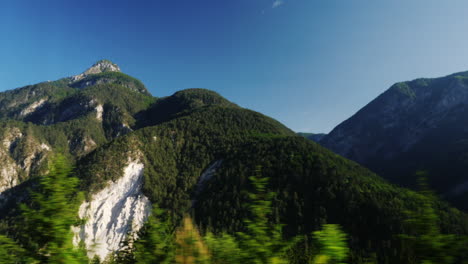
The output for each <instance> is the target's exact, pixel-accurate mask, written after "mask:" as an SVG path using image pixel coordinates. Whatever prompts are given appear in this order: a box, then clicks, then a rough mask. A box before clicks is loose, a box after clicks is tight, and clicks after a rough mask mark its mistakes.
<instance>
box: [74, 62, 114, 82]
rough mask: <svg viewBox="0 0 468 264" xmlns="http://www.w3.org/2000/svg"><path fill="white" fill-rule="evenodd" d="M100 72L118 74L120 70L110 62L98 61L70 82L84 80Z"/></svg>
mask: <svg viewBox="0 0 468 264" xmlns="http://www.w3.org/2000/svg"><path fill="white" fill-rule="evenodd" d="M102 72H120V68H119V66H118V65H117V64H115V63H113V62H112V61H110V60H105V59H104V60H100V61H98V62H96V63H94V64H93V66H91V67H89V68H88V69H87V70H86V71H84V72H83V73H81V74H78V75H75V76H72V77H71V78H70V79H71V82H76V81H79V80H82V79H84V78H85V77H86V76H88V75H91V74H98V73H102Z"/></svg>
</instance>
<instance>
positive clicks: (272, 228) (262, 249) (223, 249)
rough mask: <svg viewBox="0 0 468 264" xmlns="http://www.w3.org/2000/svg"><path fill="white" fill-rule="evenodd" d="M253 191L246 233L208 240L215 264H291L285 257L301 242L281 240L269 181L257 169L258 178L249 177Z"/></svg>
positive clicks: (210, 237) (213, 237)
mask: <svg viewBox="0 0 468 264" xmlns="http://www.w3.org/2000/svg"><path fill="white" fill-rule="evenodd" d="M249 179H250V181H251V183H252V185H253V187H254V191H253V192H251V193H249V198H250V203H249V204H248V210H249V213H250V217H249V218H247V219H245V220H244V223H245V227H246V228H245V229H246V230H245V231H243V232H237V234H236V235H235V236H231V235H228V234H225V233H224V234H222V235H220V236H219V237H215V236H213V235H211V234H209V235H208V236H207V237H206V241H207V244H208V246H209V247H210V249H211V250H212V252H213V262H214V263H232V264H235V263H255V264H282V263H288V261H287V259H286V257H285V255H286V254H285V253H286V251H287V250H289V249H290V248H291V247H292V246H293V245H294V244H296V243H297V242H298V240H299V238H298V237H297V238H292V239H289V240H285V239H284V238H283V236H282V227H283V226H282V225H281V224H272V223H271V221H270V219H269V218H270V217H271V215H272V206H271V203H272V199H273V197H274V196H275V193H273V192H269V191H268V190H267V188H266V185H267V183H268V178H266V177H262V176H261V172H260V168H259V167H257V170H256V174H255V176H251V177H249Z"/></svg>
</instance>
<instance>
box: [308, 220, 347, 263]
mask: <svg viewBox="0 0 468 264" xmlns="http://www.w3.org/2000/svg"><path fill="white" fill-rule="evenodd" d="M313 236H314V238H315V239H316V240H317V242H318V246H319V254H318V255H317V256H316V257H315V259H314V262H313V263H317V264H319V263H324V264H326V263H343V262H342V261H344V260H345V259H346V258H347V256H348V253H349V248H348V246H347V244H346V234H345V233H344V232H343V231H342V230H341V228H340V226H338V225H333V224H326V225H323V227H322V230H319V231H315V232H314V233H313Z"/></svg>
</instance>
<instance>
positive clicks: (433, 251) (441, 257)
mask: <svg viewBox="0 0 468 264" xmlns="http://www.w3.org/2000/svg"><path fill="white" fill-rule="evenodd" d="M417 175H418V177H419V186H420V191H419V194H420V195H421V197H422V199H423V200H422V203H421V204H420V206H419V207H418V208H416V209H415V210H413V211H407V212H406V214H407V217H408V218H407V219H406V221H405V224H406V226H407V229H408V230H409V232H408V234H402V235H400V237H401V238H402V239H403V241H404V243H407V244H409V245H410V247H409V248H412V249H413V250H414V256H413V258H414V260H413V261H414V262H416V263H423V264H435V263H440V264H444V263H447V264H448V263H455V261H456V260H457V259H458V258H460V255H459V252H460V249H461V246H462V245H463V243H465V242H466V237H462V236H456V235H454V234H443V233H441V230H440V218H439V216H438V214H437V213H436V209H435V208H434V205H435V201H436V197H435V195H434V193H433V192H432V191H431V190H430V189H429V187H428V184H427V180H426V173H424V172H418V173H417Z"/></svg>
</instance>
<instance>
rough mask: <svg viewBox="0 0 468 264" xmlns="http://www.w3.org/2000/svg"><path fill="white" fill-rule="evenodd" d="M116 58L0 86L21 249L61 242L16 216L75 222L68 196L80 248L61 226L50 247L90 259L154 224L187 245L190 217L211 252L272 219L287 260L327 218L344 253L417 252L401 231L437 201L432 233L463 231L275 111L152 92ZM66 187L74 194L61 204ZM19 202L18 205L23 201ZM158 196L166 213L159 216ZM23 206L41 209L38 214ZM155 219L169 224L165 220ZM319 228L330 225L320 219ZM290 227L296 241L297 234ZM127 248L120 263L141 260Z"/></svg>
mask: <svg viewBox="0 0 468 264" xmlns="http://www.w3.org/2000/svg"><path fill="white" fill-rule="evenodd" d="M119 70H120V69H119V68H118V66H116V65H115V64H113V63H111V62H108V61H101V62H98V63H97V64H95V65H94V66H93V67H92V68H90V69H88V70H87V71H85V72H84V73H83V74H80V75H76V76H73V77H70V78H65V79H62V80H59V81H57V82H49V83H44V84H39V85H37V86H31V87H26V88H22V89H19V90H17V91H16V92H6V93H0V98H1V97H2V96H4V97H5V98H8V100H7V99H4V100H6V101H4V103H1V102H2V101H1V100H0V109H3V108H2V107H4V109H10V108H8V107H6V106H4V104H12V103H13V102H18V103H17V104H16V105H17V108H15V110H14V111H12V112H8V111H9V110H5V112H2V111H0V116H1V117H2V120H1V121H0V139H1V142H2V143H3V144H0V158H1V159H0V165H2V166H3V168H4V169H3V170H0V180H2V181H0V183H1V184H3V185H2V186H3V189H1V190H0V235H1V236H0V244H1V245H9V246H11V245H14V244H15V243H17V244H19V248H28V249H29V248H34V250H32V251H34V252H32V253H31V254H32V255H30V256H31V257H32V258H36V257H37V258H43V259H44V261H45V262H44V263H46V262H47V259H49V258H50V257H52V256H55V255H53V252H55V251H54V250H52V249H50V248H48V246H49V244H48V242H47V241H45V240H46V239H42V240H41V239H37V238H31V237H30V236H28V234H29V233H31V232H28V234H26V233H25V232H24V227H28V228H31V219H35V220H34V221H36V220H37V221H39V222H40V225H39V226H41V228H42V227H43V226H44V225H48V224H51V225H54V224H59V225H60V226H59V228H58V229H55V226H51V229H53V230H65V229H67V230H68V227H65V229H63V228H64V226H63V224H62V223H67V224H69V223H70V222H72V217H71V215H72V214H73V212H71V213H70V210H72V209H73V211H76V216H77V223H76V224H75V225H73V228H72V231H73V232H70V233H66V234H65V232H64V234H62V235H63V237H73V243H74V246H75V247H80V249H81V250H79V251H76V252H75V251H73V250H72V249H71V248H72V247H73V246H72V245H71V244H72V241H68V240H67V241H68V242H67V241H65V240H63V239H60V243H59V244H60V245H58V247H59V248H65V249H66V250H72V251H73V252H75V253H76V254H77V256H79V257H80V259H81V260H82V259H83V258H84V256H83V250H84V249H86V250H87V255H88V257H89V258H90V259H94V260H93V261H95V262H96V261H98V259H99V258H100V260H101V261H103V260H105V259H107V261H109V262H111V261H112V259H114V257H115V259H114V260H115V261H120V260H119V258H126V256H127V257H128V258H131V257H129V256H133V257H136V258H139V257H141V256H143V255H145V254H143V255H139V254H140V253H141V252H140V253H138V251H137V252H130V251H132V246H131V245H132V243H136V244H135V245H140V246H141V245H145V247H148V248H158V247H159V246H160V245H159V244H154V245H148V244H147V241H148V240H144V239H143V240H141V241H140V242H138V239H137V238H136V237H134V236H133V235H135V234H140V233H141V232H139V231H142V234H143V233H144V232H143V231H145V230H146V239H150V241H154V243H157V242H158V241H160V240H158V239H159V238H157V237H154V233H151V231H148V230H151V226H154V225H156V227H155V228H156V231H157V232H166V233H167V232H169V233H170V234H172V235H173V236H174V237H172V238H173V239H174V241H179V242H180V241H182V242H180V243H182V244H184V243H186V239H185V238H183V239H182V238H181V237H185V235H184V234H185V231H184V230H187V229H189V230H194V229H195V230H197V232H198V230H199V231H200V234H199V235H196V237H198V238H201V237H203V238H205V237H206V238H207V239H208V238H210V237H211V238H210V239H211V240H209V239H208V240H206V241H204V242H200V243H201V245H202V246H200V247H201V248H205V249H203V250H208V251H206V252H209V250H213V254H215V253H214V252H215V251H216V250H220V251H216V252H218V253H219V254H221V253H222V254H224V253H226V252H224V253H223V250H224V249H223V250H221V249H220V248H219V247H216V244H217V243H214V244H213V243H211V244H210V242H209V241H211V242H213V241H222V239H221V238H219V237H217V236H218V235H220V234H221V233H224V235H225V237H229V235H232V236H234V237H235V239H241V238H242V237H244V238H245V239H250V240H252V241H254V242H255V241H257V240H256V239H257V238H253V237H252V234H249V232H250V231H252V232H257V231H258V234H265V233H262V232H263V231H261V229H262V228H265V226H271V227H274V228H275V229H274V230H272V232H271V235H272V236H276V237H275V239H274V241H276V242H274V243H273V242H272V243H273V244H274V245H278V247H279V245H280V244H281V245H283V244H282V243H283V242H281V241H283V240H284V241H287V240H288V241H289V240H291V241H295V242H297V243H294V246H292V247H291V248H290V249H288V250H287V252H283V251H281V252H276V253H275V254H276V255H278V256H276V255H275V256H276V257H274V258H273V260H278V261H279V260H281V261H282V260H284V259H286V257H285V256H279V255H281V254H283V253H285V254H287V255H288V257H287V259H290V260H291V261H290V262H291V263H307V262H308V261H309V260H310V258H314V259H315V258H316V257H317V254H316V253H313V252H319V251H320V249H318V248H316V246H315V245H316V244H314V243H312V242H311V241H312V240H313V238H312V237H313V236H312V232H314V231H315V234H317V235H316V237H320V236H321V235H320V234H324V233H327V232H332V233H333V232H335V231H336V230H341V229H340V228H335V227H334V226H329V225H328V224H338V225H339V226H341V227H342V230H343V231H344V232H345V233H347V234H348V240H347V241H346V244H347V245H349V247H350V250H351V251H350V254H349V255H347V254H346V256H341V257H340V258H339V259H340V260H342V259H344V258H346V261H349V262H351V263H365V261H367V260H369V259H371V260H375V261H378V263H419V262H418V261H419V260H422V258H421V255H420V253H419V252H420V249H419V244H418V243H419V242H420V241H419V240H418V241H416V242H415V243H406V242H405V241H404V240H403V239H402V236H401V235H402V234H405V235H406V238H413V237H417V236H424V235H426V233H427V232H426V230H424V229H419V228H418V226H416V225H414V223H413V222H414V221H413V222H412V220H411V219H412V216H414V215H417V214H418V212H420V211H421V208H423V209H424V210H425V211H429V212H431V217H430V219H433V220H434V221H433V222H434V223H432V222H431V228H433V230H435V231H437V232H435V231H434V232H432V233H430V234H431V235H433V236H436V235H439V233H438V231H439V230H440V231H441V232H442V235H440V237H444V235H443V234H450V235H447V237H452V238H456V239H457V240H459V241H460V242H463V237H464V236H465V235H468V217H467V215H466V214H464V213H462V212H460V211H458V210H457V209H454V208H451V207H450V206H449V205H448V204H447V203H445V202H443V201H441V200H439V199H437V198H434V197H426V196H425V195H423V194H421V193H416V192H413V191H410V190H407V189H403V188H399V187H397V186H394V185H392V184H389V183H388V182H386V181H385V180H383V179H382V178H380V177H379V176H377V175H375V174H374V173H372V172H370V171H369V170H367V169H366V168H364V167H362V166H360V165H358V164H357V163H354V162H352V161H349V160H347V159H345V158H343V157H341V156H339V155H337V154H334V153H332V152H331V151H329V150H327V149H325V148H323V147H321V146H319V145H318V144H316V143H314V142H311V141H309V140H306V139H305V138H303V137H301V136H298V135H297V134H296V133H294V132H293V131H291V130H290V129H288V128H287V127H285V126H284V125H282V124H281V123H279V122H278V121H276V120H274V119H272V118H270V117H267V116H265V115H263V114H261V113H258V112H255V111H252V110H248V109H244V108H241V107H239V106H238V105H236V104H234V103H232V102H230V101H228V100H227V99H225V98H223V97H222V96H221V95H219V94H218V93H216V92H213V91H210V90H206V89H187V90H182V91H179V92H176V93H175V94H173V95H171V96H167V97H161V98H156V97H152V96H151V95H149V94H148V93H147V91H146V89H144V86H142V84H141V82H139V81H137V80H135V79H133V78H132V77H129V76H127V75H124V74H123V73H120V72H119ZM34 87H40V88H41V89H39V88H34ZM54 87H55V88H54ZM34 89H38V90H37V91H35V90H34ZM54 89H55V90H54ZM59 91H61V92H59ZM145 91H146V92H145ZM15 93H17V95H14V94H15ZM41 100H43V101H41ZM20 102H21V103H20ZM38 102H39V103H38ZM15 107H16V106H15ZM21 113H23V114H21ZM57 156H60V157H63V158H61V159H66V160H68V161H69V163H70V164H73V165H74V166H75V169H74V170H73V172H72V175H65V173H64V174H54V170H53V169H52V170H51V168H54V167H51V166H50V162H51V161H52V160H54V159H56V157H57ZM258 168H261V169H260V170H259V169H258ZM65 171H67V172H68V169H66V170H65ZM256 174H258V175H260V176H259V177H260V178H262V177H263V178H264V180H261V182H260V183H259V181H260V180H259V181H257V182H255V181H252V180H251V177H250V176H253V175H256ZM13 176H14V177H13ZM55 176H60V177H59V178H56V180H57V181H59V180H66V179H70V181H71V183H72V184H69V185H65V184H64V185H63V186H70V187H69V188H68V189H71V190H66V191H63V192H64V193H66V196H67V197H68V198H63V197H60V193H57V192H54V189H59V191H60V190H62V189H60V188H50V186H48V184H50V183H51V181H54V180H50V179H51V178H50V177H52V179H55V178H53V177H55ZM75 177H76V178H77V179H75ZM78 181H79V182H78ZM53 183H54V184H58V183H57V182H53ZM260 185H261V186H260ZM2 186H0V187H2ZM58 186H62V185H60V184H58ZM259 186H260V187H261V188H260V189H261V191H262V192H264V195H265V197H263V196H262V199H265V200H268V199H266V198H269V199H271V200H268V201H262V200H261V199H257V200H255V199H254V200H255V203H254V204H255V205H256V206H259V207H258V208H264V210H266V211H268V212H270V211H271V214H268V216H266V214H265V215H262V214H261V212H260V213H259V211H261V210H257V211H253V209H252V206H249V204H250V202H251V200H252V193H254V192H255V191H256V190H257V189H258V187H259ZM30 191H32V195H31V194H30ZM41 192H43V193H41ZM81 192H83V194H84V197H85V198H84V199H81V200H80V197H81V196H74V194H75V193H76V194H78V193H81ZM270 193H271V194H270ZM267 194H268V195H267ZM42 195H45V196H47V195H52V196H51V197H54V199H58V200H60V203H59V204H60V208H59V209H60V210H62V211H66V212H67V216H66V218H64V219H66V221H63V222H62V221H55V220H53V219H52V220H51V219H48V218H47V216H43V215H41V214H40V213H41V212H44V211H41V208H42V207H46V208H47V210H50V211H47V212H58V214H59V213H60V210H54V208H53V207H54V205H51V204H49V203H47V199H45V198H44V196H42ZM256 197H257V198H258V197H259V196H256ZM64 199H70V201H72V202H73V203H71V205H73V206H71V207H70V208H67V207H66V206H64V205H66V202H65V201H64ZM38 201H39V202H38ZM270 202H271V203H270ZM18 203H24V204H25V205H23V206H22V208H23V209H19V208H18ZM264 205H268V206H264ZM270 205H271V207H270ZM262 206H263V207H262ZM28 208H29V209H28ZM151 208H153V211H152V209H151ZM155 208H160V209H162V210H163V211H164V212H166V213H167V214H165V216H164V217H161V218H157V217H156V218H155V214H156V213H155V212H156V211H157V210H155ZM25 212H30V214H26V213H25ZM31 212H37V214H38V215H37V217H35V216H34V217H33V213H31ZM151 212H154V215H153V216H150V215H151ZM255 212H257V213H255ZM432 212H433V213H432ZM42 218H44V219H45V220H44V219H42ZM162 218H164V219H165V222H164V223H165V226H164V225H163V226H161V225H162V224H161V225H159V224H160V223H162V222H158V221H161V220H162ZM148 219H149V220H148ZM187 219H193V220H194V222H195V224H196V225H195V226H193V225H191V222H190V221H188V220H187ZM246 219H257V220H258V221H259V223H255V222H249V220H246ZM43 220H44V221H43ZM28 221H29V222H28ZM145 221H148V224H146V226H144V223H145ZM265 221H266V222H265ZM282 224H284V227H282ZM158 225H159V226H158ZM142 226H144V228H143V229H142V228H141V227H142ZM180 226H184V227H180ZM324 227H327V228H328V229H324V230H323V231H319V230H321V229H322V228H324ZM177 228H179V229H177ZM180 228H182V229H180ZM42 229H44V230H43V231H44V232H46V231H47V230H45V229H47V228H42ZM176 229H177V230H178V231H176ZM259 230H260V231H259ZM156 231H155V232H156ZM237 232H243V233H237ZM32 233H34V234H36V233H35V232H32ZM32 233H31V234H32ZM37 234H40V231H38V233H37ZM240 234H243V235H240ZM148 236H149V237H148ZM177 236H178V238H177ZM297 236H299V237H301V240H300V241H299V240H298V241H296V240H295V238H294V237H297ZM45 237H49V238H50V236H45ZM60 237H62V236H60ZM143 237H144V238H145V235H143ZM338 237H339V239H337V241H339V243H344V241H343V237H342V236H341V235H340V234H338ZM172 238H171V239H172ZM132 239H136V241H137V242H135V241H133V240H132ZM218 239H221V240H218ZM233 239H234V238H232V239H231V240H230V241H231V242H233V241H234V240H233ZM258 239H259V238H258ZM323 239H325V240H326V239H327V237H325V238H323ZM37 241H39V242H37ZM51 241H54V240H53V239H51ZM184 241H185V242H184ZM252 241H251V242H252ZM258 241H266V240H265V238H262V239H259V240H258ZM258 241H257V242H258ZM36 242H37V243H36ZM166 242H167V241H166ZM254 242H252V243H254ZM257 242H255V243H257ZM2 243H4V244H2ZM139 243H140V244H139ZM145 243H146V244H145ZM152 243H153V242H152ZM187 243H188V242H187ZM187 243H186V244H187ZM203 243H207V244H208V245H209V247H205V246H203ZM219 243H221V242H219ZM219 243H218V244H219ZM233 243H234V242H233ZM236 243H238V242H236ZM249 243H250V242H249ZM275 243H277V244H275ZM188 244H190V243H188ZM198 244H199V243H198ZM439 244H440V243H439ZM442 244H443V245H445V244H444V243H442ZM231 245H232V244H231ZM242 245H244V246H242ZM245 245H248V243H241V242H239V247H238V248H237V249H236V250H239V252H240V251H242V250H244V251H243V252H244V253H243V254H247V253H245V252H251V251H249V250H248V249H247V248H248V247H247V246H245ZM153 246H154V247H153ZM210 247H211V249H206V248H210ZM275 247H276V246H275ZM163 248H166V249H168V250H169V248H170V247H163ZM281 248H283V249H284V248H285V247H281ZM429 248H431V247H429ZM46 249H47V250H49V251H47V250H46ZM15 250H16V249H15ZM43 250H45V251H43ZM252 250H253V251H255V249H252ZM268 250H270V251H269V252H272V251H271V248H270V249H268ZM314 250H315V251H314ZM317 250H318V251H317ZM20 251H21V250H19V251H15V252H20ZM36 251H37V252H36ZM72 251H66V252H72ZM118 251H120V253H118ZM253 251H252V252H253ZM260 251H262V249H261V247H260V248H259V250H258V252H257V253H258V254H259V256H260V259H261V256H262V254H263V253H261V252H260ZM429 251H430V250H429ZM44 252H45V253H44ZM47 252H49V253H47ZM129 252H130V253H129ZM158 252H159V253H157V254H160V253H161V252H160V251H158ZM220 252H221V253H220ZM311 252H312V253H311ZM424 252H427V250H424ZM1 253H2V251H1V249H0V255H1ZM36 253H37V254H36ZM75 253H73V254H75ZM126 253H129V255H125V254H126ZM257 253H255V254H257ZM280 253H281V254H280ZM15 254H16V253H15ZM18 254H20V253H18ZM174 254H178V253H177V250H176V251H175V253H174ZM207 254H208V253H207ZM447 254H448V253H447ZM451 254H452V253H451ZM464 254H465V253H464V251H459V250H457V251H456V252H455V253H453V254H452V255H453V256H454V257H455V260H456V261H459V260H460V261H461V260H463V259H466V257H467V256H466V255H464ZM208 255H210V254H208ZM157 256H159V255H157ZM213 256H214V255H213ZM324 256H325V255H324ZM218 257H219V256H218ZM283 257H284V258H283ZM128 258H127V260H128ZM131 261H135V259H133V260H131ZM131 261H130V262H117V263H138V262H131ZM26 263H27V262H26ZM54 263H55V262H54ZM143 263H148V262H143ZM170 263H173V262H170ZM176 263H177V262H176ZM179 263H180V262H179ZM231 263H236V262H231ZM261 263H263V262H261ZM265 263H267V262H265ZM268 263H270V262H268ZM275 263H284V262H275Z"/></svg>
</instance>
